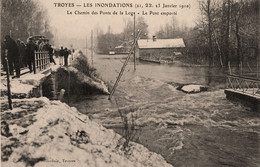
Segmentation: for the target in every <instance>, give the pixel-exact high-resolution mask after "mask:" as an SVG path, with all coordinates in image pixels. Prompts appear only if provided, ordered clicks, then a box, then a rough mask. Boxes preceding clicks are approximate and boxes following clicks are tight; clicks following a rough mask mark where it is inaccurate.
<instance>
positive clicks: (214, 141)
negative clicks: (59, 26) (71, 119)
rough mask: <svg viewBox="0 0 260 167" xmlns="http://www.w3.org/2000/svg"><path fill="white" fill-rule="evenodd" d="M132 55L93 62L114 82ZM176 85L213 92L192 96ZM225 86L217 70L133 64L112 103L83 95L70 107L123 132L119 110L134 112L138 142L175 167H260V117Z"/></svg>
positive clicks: (129, 64) (109, 57) (106, 99)
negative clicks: (233, 99)
mask: <svg viewBox="0 0 260 167" xmlns="http://www.w3.org/2000/svg"><path fill="white" fill-rule="evenodd" d="M126 56H127V55H94V60H93V62H94V66H95V68H96V69H97V71H98V73H100V77H101V78H102V79H103V80H105V81H107V82H110V83H111V84H112V83H114V82H115V80H116V77H117V76H118V73H119V72H120V69H121V67H122V65H123V63H124V61H125V58H126ZM169 83H171V84H169ZM175 83H177V84H180V83H181V84H189V83H193V84H203V85H209V86H210V90H209V91H207V92H201V93H198V94H186V93H184V92H181V91H178V90H176V86H175ZM177 84H176V85H177ZM224 85H225V74H224V73H223V72H222V71H221V70H220V69H217V68H215V69H208V68H207V67H199V66H197V67H194V66H190V67H187V66H182V65H181V64H180V63H178V62H176V63H175V64H169V65H168V64H153V63H147V62H139V61H138V62H137V66H136V71H134V65H133V61H130V62H129V63H128V66H127V67H126V70H125V72H124V75H123V77H122V79H121V81H120V82H119V85H118V87H117V89H116V91H115V94H114V96H113V98H112V100H111V101H109V100H108V96H104V95H96V96H91V97H89V96H80V97H75V98H74V100H73V101H71V103H70V104H71V105H72V106H75V107H76V108H77V109H78V110H79V111H80V112H82V113H84V114H87V115H89V116H90V118H91V119H93V120H94V121H96V122H99V123H100V124H102V125H104V126H105V127H108V128H112V129H114V130H115V131H116V132H118V133H120V134H122V133H123V131H122V128H121V126H122V122H121V118H120V115H119V113H118V108H124V109H125V111H127V110H128V111H131V113H130V114H128V115H131V114H132V115H134V116H135V117H134V121H135V123H136V126H138V127H139V131H138V133H136V134H135V139H134V140H135V141H136V142H138V143H141V144H142V145H144V146H146V147H147V148H148V149H149V150H151V151H154V152H157V153H159V154H161V155H162V156H163V157H164V158H165V159H166V161H167V162H169V163H171V164H172V165H173V166H175V167H186V166H188V167H192V166H196V167H204V166H212V167H219V166H237V167H242V166H245V167H255V166H260V137H259V134H260V119H259V118H260V114H259V112H256V111H252V109H250V108H248V107H244V106H243V105H241V104H240V103H236V102H231V101H229V100H227V99H226V97H225V93H224V89H223V88H224Z"/></svg>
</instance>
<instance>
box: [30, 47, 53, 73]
mask: <svg viewBox="0 0 260 167" xmlns="http://www.w3.org/2000/svg"><path fill="white" fill-rule="evenodd" d="M49 67H50V56H49V52H48V51H35V52H34V64H33V71H34V74H36V73H38V72H40V71H42V70H45V69H47V68H49Z"/></svg>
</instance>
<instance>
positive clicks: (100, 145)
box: [1, 97, 171, 167]
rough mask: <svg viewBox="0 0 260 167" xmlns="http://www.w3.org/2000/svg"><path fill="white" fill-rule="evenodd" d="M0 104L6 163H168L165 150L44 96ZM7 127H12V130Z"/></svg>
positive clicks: (3, 153) (31, 164) (119, 165)
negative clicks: (126, 142)
mask: <svg viewBox="0 0 260 167" xmlns="http://www.w3.org/2000/svg"><path fill="white" fill-rule="evenodd" d="M13 104H14V109H13V110H12V111H10V110H7V108H6V107H7V102H4V103H2V105H1V106H2V112H1V117H2V122H1V124H2V129H1V133H2V136H1V140H2V144H1V150H2V157H1V158H2V166H101V167H102V166H111V167H116V166H118V167H121V166H149V167H150V166H154V167H157V166H165V167H170V166H171V165H169V164H167V163H166V162H165V160H164V159H163V158H162V156H161V155H158V154H156V153H152V152H150V151H149V150H148V149H147V148H145V147H144V146H142V145H140V144H136V143H133V142H131V143H130V147H129V151H127V152H126V151H124V150H123V149H122V145H121V143H122V137H121V136H120V135H118V134H117V133H115V132H114V131H113V130H108V129H106V128H104V127H103V126H101V125H99V124H97V123H95V122H94V121H91V120H90V119H89V118H88V117H87V116H86V115H84V114H80V113H79V112H78V111H77V109H75V108H73V107H69V106H68V105H66V104H65V103H62V102H60V101H50V100H48V99H47V98H45V97H41V98H32V99H16V100H14V101H13ZM8 129H9V130H8Z"/></svg>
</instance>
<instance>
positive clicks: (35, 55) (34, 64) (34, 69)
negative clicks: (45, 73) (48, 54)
mask: <svg viewBox="0 0 260 167" xmlns="http://www.w3.org/2000/svg"><path fill="white" fill-rule="evenodd" d="M36 63H37V51H34V60H33V72H34V74H36Z"/></svg>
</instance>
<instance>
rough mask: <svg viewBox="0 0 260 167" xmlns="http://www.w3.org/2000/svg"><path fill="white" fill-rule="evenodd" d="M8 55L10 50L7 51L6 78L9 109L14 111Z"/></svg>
mask: <svg viewBox="0 0 260 167" xmlns="http://www.w3.org/2000/svg"><path fill="white" fill-rule="evenodd" d="M7 53H8V50H5V62H6V78H7V95H8V104H9V109H10V110H12V109H13V105H12V96H11V88H10V78H9V64H8V59H7Z"/></svg>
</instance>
